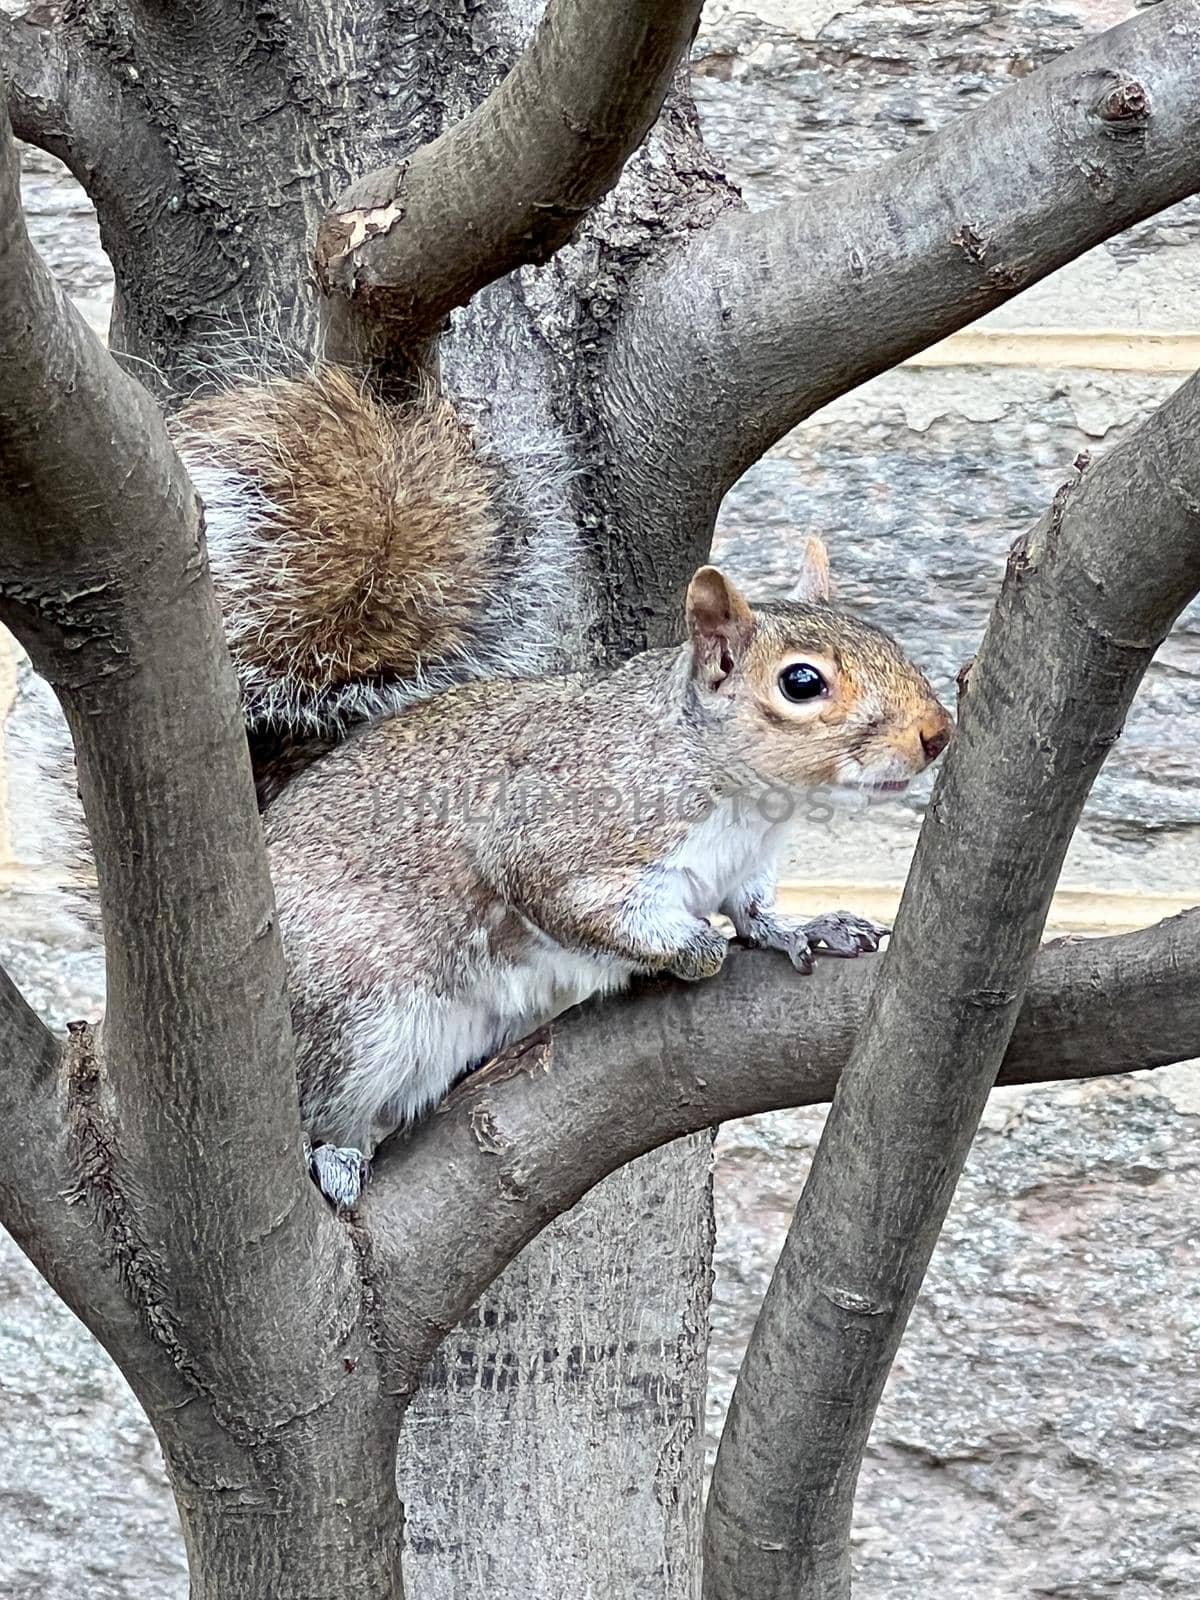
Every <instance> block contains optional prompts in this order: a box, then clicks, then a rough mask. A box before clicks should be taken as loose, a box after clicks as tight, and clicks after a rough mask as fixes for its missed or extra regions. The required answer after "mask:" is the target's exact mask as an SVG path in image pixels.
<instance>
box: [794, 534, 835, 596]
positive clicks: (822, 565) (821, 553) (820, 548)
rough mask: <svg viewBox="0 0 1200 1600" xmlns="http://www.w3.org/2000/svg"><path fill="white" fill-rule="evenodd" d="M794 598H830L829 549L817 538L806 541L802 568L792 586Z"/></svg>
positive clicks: (801, 560)
mask: <svg viewBox="0 0 1200 1600" xmlns="http://www.w3.org/2000/svg"><path fill="white" fill-rule="evenodd" d="M792 598H793V600H807V601H809V602H812V601H814V600H828V599H829V551H828V550H826V548H825V545H824V542H823V541H822V540H820V539H817V538H812V539H806V540H805V541H804V554H803V555H802V556H801V557H800V570H799V572H798V573H797V574H796V582H795V584H794V585H793V587H792Z"/></svg>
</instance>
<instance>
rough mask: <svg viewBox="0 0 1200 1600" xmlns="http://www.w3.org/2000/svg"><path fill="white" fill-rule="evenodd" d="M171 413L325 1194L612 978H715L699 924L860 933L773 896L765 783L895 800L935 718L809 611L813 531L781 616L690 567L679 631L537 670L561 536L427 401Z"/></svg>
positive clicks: (788, 944) (828, 936) (295, 395)
mask: <svg viewBox="0 0 1200 1600" xmlns="http://www.w3.org/2000/svg"><path fill="white" fill-rule="evenodd" d="M173 428H174V433H175V437H176V440H177V443H178V446H179V449H180V453H181V455H182V456H183V459H184V460H185V462H186V464H187V466H188V468H189V470H190V472H191V475H192V477H193V480H194V482H195V484H196V487H197V489H198V490H199V492H200V494H201V496H202V498H203V500H204V501H205V509H206V522H207V530H208V535H207V536H208V544H209V554H210V564H211V568H212V573H213V579H214V582H215V585H216V588H217V592H218V595H219V598H220V600H221V603H222V606H223V609H224V613H225V617H226V620H227V632H228V638H229V644H230V649H231V653H232V655H233V659H234V663H235V666H236V668H237V671H238V675H239V679H240V682H241V687H242V693H243V697H244V701H245V707H246V717H247V727H248V733H249V736H250V740H251V746H252V752H253V753H254V754H255V757H256V765H257V768H258V778H259V783H260V794H261V796H262V798H263V801H264V803H265V810H264V817H263V825H264V831H265V836H266V842H267V848H268V852H269V856H270V864H271V871H272V876H273V879H274V883H275V890H276V896H277V901H278V908H279V919H280V930H281V934H282V939H283V945H284V950H285V953H286V957H287V963H288V973H289V981H290V985H291V993H292V1006H293V1019H294V1025H295V1037H296V1050H297V1068H298V1074H299V1087H300V1105H301V1113H302V1118H303V1123H304V1127H305V1130H306V1134H307V1136H308V1137H309V1139H310V1140H311V1142H312V1146H313V1149H314V1154H313V1165H314V1172H315V1174H316V1175H317V1177H318V1180H319V1181H320V1182H321V1185H322V1187H323V1188H324V1189H325V1191H326V1193H328V1194H329V1195H330V1197H331V1198H332V1199H334V1200H335V1201H337V1202H338V1203H340V1204H343V1205H351V1204H353V1203H354V1201H355V1199H356V1198H357V1195H358V1192H359V1188H360V1185H361V1182H362V1180H363V1177H364V1176H365V1172H366V1158H367V1157H368V1156H369V1154H370V1153H371V1151H372V1150H373V1148H374V1146H375V1144H376V1142H377V1141H378V1139H379V1138H380V1137H382V1136H384V1135H386V1134H387V1133H388V1132H390V1131H392V1130H394V1129H397V1128H400V1127H403V1126H405V1125H407V1124H410V1123H411V1122H413V1121H414V1120H415V1119H417V1118H419V1117H420V1116H421V1115H422V1114H423V1113H425V1112H426V1111H427V1110H429V1109H430V1108H431V1107H432V1106H434V1105H435V1104H436V1103H437V1102H438V1101H439V1100H440V1099H441V1098H442V1097H443V1096H444V1095H445V1093H446V1092H447V1090H448V1089H449V1088H450V1086H451V1085H452V1084H453V1083H454V1082H455V1080H456V1079H458V1078H459V1077H460V1076H461V1075H462V1074H463V1073H465V1072H466V1071H467V1070H468V1069H470V1068H472V1067H474V1066H477V1065H478V1064H480V1063H482V1062H484V1061H486V1060H487V1059H488V1058H489V1057H491V1056H493V1055H494V1054H496V1053H497V1052H498V1051H500V1050H501V1049H502V1048H503V1047H504V1046H505V1045H507V1044H509V1043H511V1042H513V1041H514V1040H516V1039H518V1038H520V1037H522V1036H523V1035H524V1034H526V1033H528V1032H530V1031H531V1030H533V1029H534V1028H536V1027H537V1026H538V1025H539V1024H541V1023H543V1022H545V1021H547V1020H548V1019H549V1018H551V1017H553V1016H555V1015H557V1014H558V1013H559V1012H561V1011H563V1010H564V1009H566V1008H567V1007H569V1006H571V1005H574V1004H575V1003H577V1002H579V1001H581V1000H583V999H585V998H586V997H587V996H589V995H593V994H596V993H603V992H606V991H611V990H614V989H617V988H620V987H622V986H624V985H625V984H626V983H628V981H629V980H630V978H631V977H632V976H633V975H634V974H637V973H656V972H657V973H668V974H673V975H674V976H676V977H678V978H682V979H686V980H697V979H702V978H706V977H709V976H711V975H712V974H714V973H716V972H717V971H718V970H719V969H720V967H721V964H722V961H723V959H724V957H725V953H726V948H727V943H726V938H725V936H724V934H722V933H721V932H720V931H719V930H718V929H717V928H715V927H714V926H713V923H712V919H713V917H715V916H717V915H718V914H723V915H724V916H725V917H727V918H728V919H729V920H730V921H731V922H732V924H733V927H734V929H735V931H736V933H737V935H738V936H740V937H741V938H743V939H746V940H749V941H752V942H753V943H755V944H758V945H763V946H767V947H769V948H772V949H777V950H781V951H784V952H785V953H786V954H787V955H788V956H789V958H790V959H791V961H792V963H793V965H794V966H795V967H797V968H798V969H799V970H800V971H801V972H807V971H810V970H811V968H812V962H813V954H814V951H816V950H817V949H823V950H824V951H826V952H828V953H831V954H837V955H843V956H852V955H855V954H857V953H858V952H859V951H860V950H871V949H876V948H878V944H879V939H880V936H881V934H882V933H883V931H884V930H881V929H879V928H876V927H875V926H874V925H873V924H870V923H868V922H865V921H863V920H861V919H859V918H855V917H852V916H849V915H847V914H843V913H834V914H832V915H830V916H827V917H824V918H818V919H817V920H816V921H815V922H809V923H800V922H797V921H795V920H791V919H788V918H786V917H784V916H782V915H781V914H780V913H779V912H778V911H777V910H776V909H775V907H774V903H773V901H774V883H775V863H776V858H777V856H778V854H779V850H780V847H781V845H782V843H783V840H784V837H785V832H786V830H785V827H784V825H783V823H782V822H781V821H780V820H779V818H780V811H779V806H778V796H779V795H780V794H781V793H782V794H784V795H789V796H790V795H792V794H794V793H795V792H796V791H802V790H806V789H812V788H815V787H818V786H825V785H831V786H842V787H850V788H860V789H867V790H876V791H884V792H887V791H890V790H898V789H902V788H903V787H904V786H905V785H906V784H907V783H908V781H909V779H910V778H912V777H913V776H915V775H916V774H917V773H919V772H921V771H922V770H923V769H924V768H925V767H926V766H927V765H928V764H929V762H930V761H932V760H934V759H935V758H936V757H937V755H938V754H939V753H940V752H941V750H942V749H943V747H944V745H945V743H946V741H947V738H948V732H949V726H950V719H949V717H948V715H947V713H946V711H945V709H944V708H943V707H942V705H941V704H940V703H939V701H938V699H937V697H936V696H935V694H934V692H933V690H932V688H931V687H930V685H929V683H928V682H927V680H926V679H925V677H924V676H923V675H922V673H921V672H920V671H919V670H918V669H917V668H916V667H915V666H914V665H913V664H912V663H911V662H910V661H909V660H908V658H907V657H906V656H905V655H904V653H903V652H902V650H901V649H900V648H899V646H898V645H897V644H896V643H895V642H894V641H893V640H892V639H891V638H889V637H888V636H887V635H885V634H883V633H881V632H880V631H878V630H877V629H875V628H873V627H871V626H868V625H867V624H866V623H863V622H861V621H858V620H857V619H855V618H854V617H852V616H850V615H848V614H847V613H845V612H843V611H841V610H838V609H835V608H834V607H833V606H832V605H831V603H830V600H829V582H828V566H827V560H826V556H825V552H824V548H823V546H822V545H821V544H820V543H819V541H815V540H810V541H809V543H808V544H807V546H806V548H805V551H804V554H803V557H802V559H801V560H800V562H799V563H798V569H797V574H796V593H797V595H798V596H799V597H800V598H798V599H797V600H796V601H795V602H794V603H787V604H777V605H770V606H758V607H754V608H751V606H749V605H748V604H747V602H746V600H745V599H744V598H743V596H742V595H741V594H740V592H739V591H738V589H737V588H736V587H735V586H734V585H733V583H731V582H730V581H729V579H728V578H726V577H725V576H724V575H723V574H722V573H720V572H719V571H717V570H716V569H715V568H713V567H703V568H701V569H700V571H699V572H697V573H696V575H695V576H694V577H693V579H692V581H691V584H690V587H689V589H688V591H687V597H686V603H685V620H686V635H687V636H686V639H685V642H684V643H682V644H680V645H678V646H675V647H672V648H667V649H660V650H650V651H647V652H645V653H644V654H641V655H638V656H636V657H634V658H633V659H632V660H629V661H627V662H625V663H624V664H623V665H621V666H618V667H617V668H616V669H615V670H612V671H607V672H589V673H566V674H558V675H543V676H530V675H529V674H531V673H536V672H537V671H538V670H539V668H540V667H542V665H543V660H544V654H545V652H544V648H543V646H542V645H541V644H540V643H539V639H538V629H537V627H536V616H537V612H538V609H539V608H540V607H542V606H544V605H545V603H546V596H547V595H551V594H553V592H554V588H555V585H556V583H557V582H558V581H559V577H560V571H559V569H560V567H562V566H563V565H565V564H567V563H569V561H570V559H571V551H570V549H569V548H567V547H566V544H564V542H563V541H562V540H560V541H558V544H557V546H555V542H554V541H549V544H548V545H547V544H546V543H545V542H543V545H542V546H541V548H540V549H539V547H538V546H537V545H536V544H530V543H527V542H525V541H523V540H522V539H520V538H519V537H517V536H516V535H514V532H513V530H512V528H511V526H509V525H508V522H507V521H506V518H505V515H504V507H503V491H502V488H501V486H500V483H499V477H498V474H497V471H496V469H495V468H494V467H492V466H491V465H490V464H489V463H488V462H487V461H486V460H485V459H484V458H483V456H482V455H481V454H480V453H478V452H477V451H476V450H475V448H474V447H473V445H472V441H471V438H470V435H469V433H468V431H467V429H466V428H465V427H464V425H463V424H462V422H461V421H460V420H459V419H458V417H457V415H456V413H455V412H454V410H453V408H452V407H451V406H450V404H449V402H448V401H446V400H445V399H443V398H441V397H439V396H437V395H436V394H434V393H432V392H422V393H419V394H418V395H416V396H415V398H414V399H413V400H412V402H411V403H409V404H407V405H404V406H392V405H389V404H385V403H384V402H382V401H381V400H380V399H378V398H377V397H375V396H374V395H373V394H372V393H371V391H370V390H369V389H368V388H367V387H366V386H365V385H363V384H362V383H360V382H359V381H358V379H357V378H355V377H354V376H352V375H351V374H350V373H348V372H346V371H343V370H341V369H338V368H335V367H325V368H323V369H320V370H318V371H317V372H315V373H314V374H311V375H308V376H305V377H301V378H297V379H290V380H281V381H275V382H267V383H263V384H252V385H241V386H237V387H233V388H229V389H227V390H225V391H223V392H219V393H216V394H214V395H211V396H209V397H207V398H204V399H198V400H195V401H193V402H191V403H189V404H187V405H186V406H185V407H184V408H183V410H182V411H181V412H180V413H179V415H178V417H177V418H176V419H175V421H174V424H173ZM547 549H549V553H547ZM517 606H524V607H525V610H524V611H523V613H522V616H521V620H520V623H519V625H518V624H517V622H516V621H514V617H515V610H514V608H515V607H517ZM297 750H298V751H299V752H300V753H299V755H297V754H296V751H297ZM314 755H319V759H313V757H314ZM772 797H774V798H772Z"/></svg>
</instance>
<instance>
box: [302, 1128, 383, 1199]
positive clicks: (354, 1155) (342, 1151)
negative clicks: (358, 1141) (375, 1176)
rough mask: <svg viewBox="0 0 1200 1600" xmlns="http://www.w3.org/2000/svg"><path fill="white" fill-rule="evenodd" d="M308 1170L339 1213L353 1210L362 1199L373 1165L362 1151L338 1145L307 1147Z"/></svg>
mask: <svg viewBox="0 0 1200 1600" xmlns="http://www.w3.org/2000/svg"><path fill="white" fill-rule="evenodd" d="M308 1170H309V1172H310V1173H311V1175H312V1180H313V1182H314V1183H315V1184H316V1185H317V1187H318V1189H320V1191H321V1193H322V1194H323V1195H324V1196H325V1197H326V1199H328V1200H331V1201H332V1202H333V1204H334V1205H335V1206H336V1207H337V1209H338V1210H339V1211H352V1210H353V1209H354V1207H355V1206H356V1205H357V1204H358V1202H359V1200H360V1198H361V1197H362V1192H363V1190H364V1189H365V1188H366V1184H367V1179H368V1178H369V1177H370V1175H371V1163H370V1162H369V1161H368V1160H367V1158H366V1156H364V1155H363V1153H362V1151H361V1150H353V1149H350V1148H349V1147H346V1146H342V1145H336V1144H319V1145H317V1146H316V1148H315V1149H314V1148H313V1146H311V1145H309V1147H308Z"/></svg>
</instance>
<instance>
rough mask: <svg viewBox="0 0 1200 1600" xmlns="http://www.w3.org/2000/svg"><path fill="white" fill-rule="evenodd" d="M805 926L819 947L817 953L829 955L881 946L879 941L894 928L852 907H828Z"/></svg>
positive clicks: (806, 933) (808, 936) (810, 939)
mask: <svg viewBox="0 0 1200 1600" xmlns="http://www.w3.org/2000/svg"><path fill="white" fill-rule="evenodd" d="M802 927H803V930H804V936H805V938H806V939H807V940H808V942H809V944H810V945H816V946H819V947H820V948H819V950H818V951H817V954H819V955H827V956H861V955H863V954H865V953H867V952H869V951H872V950H878V949H879V941H880V940H881V939H884V938H886V937H887V936H888V934H890V933H891V931H892V930H891V929H890V928H885V927H883V926H881V924H879V923H878V922H870V921H869V920H868V919H867V918H866V917H856V916H855V915H854V913H853V912H852V911H826V912H825V913H824V915H823V916H820V917H813V918H812V920H811V921H809V922H805V923H803V924H802Z"/></svg>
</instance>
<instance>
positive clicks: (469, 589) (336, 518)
mask: <svg viewBox="0 0 1200 1600" xmlns="http://www.w3.org/2000/svg"><path fill="white" fill-rule="evenodd" d="M173 431H174V434H175V439H176V444H177V446H178V448H179V451H180V454H181V455H182V457H183V459H184V461H185V463H186V465H187V467H188V471H189V472H190V474H191V476H192V479H193V482H194V483H195V485H196V487H197V489H198V490H199V492H200V495H201V498H202V499H203V501H204V504H205V515H206V526H207V537H208V547H209V556H210V562H211V567H212V573H213V579H214V582H215V584H216V588H217V592H218V596H219V598H220V601H221V605H222V608H223V611H224V614H225V622H226V632H227V635H228V639H229V646H230V650H231V652H232V655H233V659H234V664H235V666H236V668H237V672H238V676H239V679H240V681H241V686H242V694H243V697H244V700H245V704H246V715H247V723H248V726H249V728H250V730H251V735H252V739H253V736H254V735H255V734H258V735H260V736H267V737H269V736H271V735H272V734H275V735H279V734H283V735H286V736H287V737H289V738H294V739H315V740H318V741H329V740H336V739H337V738H338V737H340V736H341V735H342V734H343V733H344V732H345V730H346V729H347V728H348V727H350V726H352V725H353V724H355V723H357V722H360V721H362V720H364V719H366V718H369V717H374V716H378V715H381V714H386V713H388V712H391V711H394V710H397V709H399V708H400V707H402V706H403V705H405V704H407V703H409V702H411V701H412V700H413V699H414V698H416V697H418V696H424V695H427V694H429V693H430V692H433V691H435V690H437V689H441V688H445V687H448V686H449V685H450V684H453V683H455V682H459V681H462V680H463V679H465V678H470V677H479V676H495V675H497V674H510V675H511V674H521V673H526V672H530V671H537V670H539V669H540V668H542V667H543V666H544V664H545V657H546V644H547V630H546V626H545V621H544V618H545V614H546V612H545V608H546V607H547V606H550V605H553V603H554V602H555V600H556V599H557V598H559V597H560V591H561V590H562V588H563V586H564V584H565V583H566V582H567V581H568V579H569V566H570V559H571V554H572V552H571V551H570V550H568V549H566V548H565V547H564V546H565V543H566V541H565V540H564V538H563V536H562V535H561V532H560V533H558V534H557V535H556V536H555V537H554V538H551V539H548V540H544V541H543V540H538V541H537V542H534V541H531V540H529V539H528V537H527V536H526V532H527V531H526V530H521V529H518V528H514V527H513V526H512V519H510V518H507V517H506V516H505V490H504V484H503V481H502V474H501V472H500V470H499V468H498V466H497V465H496V464H495V463H494V462H492V461H491V460H489V459H488V457H487V456H486V454H485V453H482V452H480V451H479V450H478V449H477V448H476V447H475V445H474V443H473V441H472V437H471V433H470V431H469V430H468V429H467V427H466V426H465V425H464V424H463V422H462V421H461V420H460V419H459V416H458V414H457V413H456V411H455V409H454V407H453V406H452V405H451V404H450V402H449V401H448V400H446V399H445V398H444V397H442V396H441V395H439V394H437V393H436V392H435V391H433V390H432V389H427V390H423V391H421V392H420V393H418V394H417V395H416V396H415V397H414V398H413V399H412V400H411V401H409V402H408V403H407V404H404V405H399V406H394V405H390V404H385V403H383V402H382V401H381V400H379V399H378V398H377V397H376V396H375V395H374V394H373V392H372V391H371V390H370V389H369V388H368V387H367V386H366V385H365V384H363V383H362V382H361V381H360V380H359V379H358V378H357V377H355V376H354V375H352V374H351V373H350V372H348V371H347V370H345V369H343V368H340V367H336V366H325V367H322V368H319V369H318V370H317V371H315V372H313V373H309V374H306V375H304V376H302V377H298V378H279V379H273V380H268V381H266V382H263V383H252V384H245V383H243V384H237V385H235V386H233V387H230V388H227V389H225V390H218V392H217V393H215V394H212V395H208V396H205V397H203V398H199V399H196V400H193V401H191V402H189V403H188V404H187V405H185V406H184V407H183V409H182V410H181V411H180V412H179V413H178V414H177V416H176V418H175V419H174V423H173ZM531 601H532V603H533V604H534V605H535V606H536V607H539V608H541V609H542V618H543V620H542V621H541V624H540V626H539V625H535V626H533V627H530V626H529V625H528V612H529V607H530V603H531Z"/></svg>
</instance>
